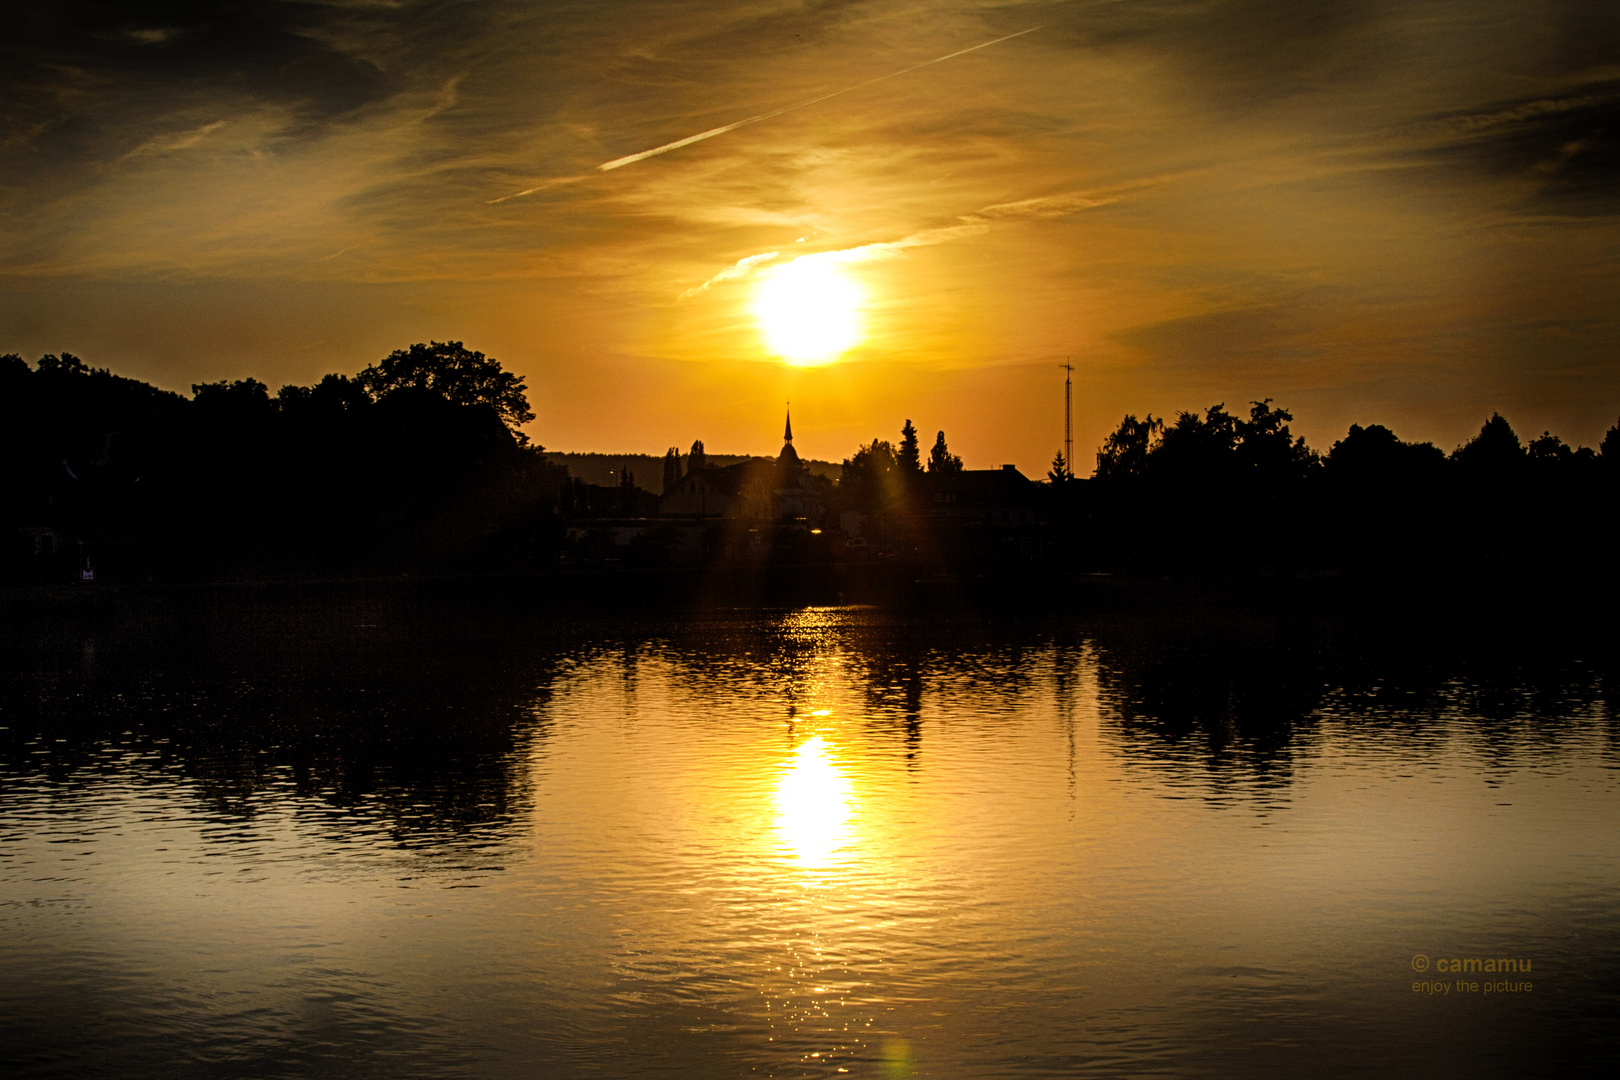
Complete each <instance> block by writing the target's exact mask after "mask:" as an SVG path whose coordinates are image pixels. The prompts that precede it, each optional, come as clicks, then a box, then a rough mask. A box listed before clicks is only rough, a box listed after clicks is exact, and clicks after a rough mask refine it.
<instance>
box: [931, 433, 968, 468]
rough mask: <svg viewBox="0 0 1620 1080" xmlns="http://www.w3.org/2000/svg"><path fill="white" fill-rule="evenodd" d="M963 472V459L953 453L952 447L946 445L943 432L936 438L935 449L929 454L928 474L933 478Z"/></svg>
mask: <svg viewBox="0 0 1620 1080" xmlns="http://www.w3.org/2000/svg"><path fill="white" fill-rule="evenodd" d="M961 471H962V459H961V458H959V457H957V456H956V455H955V454H953V453H951V449H950V447H948V446H946V445H945V433H944V432H943V431H941V432H940V433H939V434H938V435H937V436H935V438H934V448H933V449H932V450H930V451H929V452H928V472H929V474H930V475H932V476H944V475H947V474H950V473H959V472H961Z"/></svg>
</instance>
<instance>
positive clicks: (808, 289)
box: [754, 257, 864, 366]
mask: <svg viewBox="0 0 1620 1080" xmlns="http://www.w3.org/2000/svg"><path fill="white" fill-rule="evenodd" d="M863 299H864V298H863V296H862V295H861V289H860V286H858V285H856V284H855V283H854V282H853V281H851V280H850V279H849V278H847V277H845V276H844V275H843V274H842V273H840V272H839V269H838V267H837V266H835V265H833V264H831V263H829V262H826V261H824V260H821V259H816V258H814V257H808V258H799V259H795V260H793V261H792V262H790V263H788V264H787V265H786V266H779V267H777V268H776V269H774V270H772V271H770V273H769V274H767V275H765V277H764V280H763V281H761V282H760V285H759V288H758V290H757V291H756V292H755V293H754V315H755V317H756V318H758V319H759V325H760V329H761V330H763V331H764V334H765V343H766V345H767V346H768V347H769V348H770V350H771V352H773V353H775V354H776V355H777V356H780V357H781V358H782V359H784V360H786V361H787V362H788V363H790V364H797V365H801V366H811V365H814V364H826V363H829V362H831V361H833V360H836V359H838V358H839V357H840V356H842V355H843V354H844V353H845V352H847V351H849V349H850V348H852V347H853V346H854V345H856V344H857V343H858V342H859V341H860V340H861V319H860V310H861V301H862V300H863Z"/></svg>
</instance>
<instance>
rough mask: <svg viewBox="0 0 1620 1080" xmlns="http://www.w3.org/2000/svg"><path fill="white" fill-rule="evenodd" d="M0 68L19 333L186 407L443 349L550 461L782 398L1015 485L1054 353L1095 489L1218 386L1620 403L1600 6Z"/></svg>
mask: <svg viewBox="0 0 1620 1080" xmlns="http://www.w3.org/2000/svg"><path fill="white" fill-rule="evenodd" d="M1024 31H1028V32H1027V33H1024ZM1009 35H1017V36H1009ZM997 39H1005V40H997ZM992 42H994V43H993V44H991V43H992ZM981 45H982V46H984V47H983V48H975V47H976V46H981ZM970 49H971V50H973V51H970V52H964V51H963V50H970ZM952 54H959V55H952ZM944 57H949V58H948V59H941V58H944ZM935 60H937V61H938V62H937V63H929V62H930V61H935ZM918 65H925V66H918ZM908 69H912V70H908ZM874 80H876V81H874ZM0 85H3V86H4V91H3V100H4V103H5V106H4V127H3V128H0V352H3V351H17V352H21V353H23V354H24V355H25V356H27V357H28V358H29V359H31V360H32V359H35V358H37V357H38V355H39V354H40V353H42V352H47V351H50V352H59V351H62V350H67V351H71V352H74V353H77V354H79V355H80V356H82V357H83V358H84V359H85V360H86V361H87V362H89V363H91V364H93V365H96V366H106V367H110V368H112V369H113V370H114V371H116V372H119V373H121V374H125V375H130V376H134V377H137V378H143V379H148V380H150V381H153V382H155V383H157V384H159V385H161V386H164V387H167V388H170V389H175V390H186V389H187V388H188V386H189V385H190V384H191V383H193V382H198V381H203V380H215V379H221V378H241V377H244V376H248V375H252V376H255V377H257V378H259V379H262V380H263V381H265V382H267V383H269V384H270V385H271V387H272V388H274V387H277V386H279V385H281V384H282V383H285V382H301V383H308V382H310V381H312V380H315V379H318V378H319V377H320V376H321V375H322V374H324V373H326V372H329V371H341V372H350V373H352V372H354V371H357V370H358V369H360V368H361V367H363V366H365V365H366V364H368V363H371V362H373V361H375V360H377V359H379V358H380V357H381V356H383V355H384V354H386V353H387V352H388V351H390V350H392V349H394V348H398V347H402V346H404V345H407V344H409V343H411V342H414V341H423V340H429V339H434V340H450V339H455V340H462V341H464V342H465V343H466V344H467V345H468V347H470V348H474V349H480V350H483V351H484V352H486V353H489V354H490V355H492V356H495V357H497V358H499V359H500V360H501V361H502V362H503V363H505V364H506V365H507V366H508V367H509V368H512V369H514V370H516V371H518V372H520V373H521V374H523V375H524V376H525V377H526V378H527V380H528V383H529V396H530V401H531V404H532V406H533V408H534V411H535V413H536V414H537V419H536V420H535V421H534V423H533V424H532V425H531V426H530V432H531V434H532V435H533V437H534V438H535V439H536V440H537V441H538V442H540V443H543V444H544V445H546V446H547V447H548V448H552V449H558V450H596V451H635V452H649V453H658V452H662V450H663V449H664V448H665V447H667V446H671V445H680V446H681V447H683V448H684V447H686V446H688V445H689V444H690V443H691V442H692V440H693V439H695V438H702V439H703V440H704V441H705V443H706V444H707V445H708V448H709V449H710V450H711V451H712V452H721V453H744V452H770V451H772V450H774V448H775V446H776V445H777V440H778V439H779V437H780V431H781V413H782V406H783V402H784V401H785V400H787V399H789V398H791V399H792V401H793V412H794V426H795V434H796V435H797V436H798V438H797V440H796V446H797V447H798V448H799V450H800V452H801V453H802V454H805V455H806V456H814V457H823V458H832V459H838V458H841V457H844V456H846V455H847V454H849V453H850V452H851V451H852V450H853V448H854V446H855V445H856V443H857V442H860V441H864V440H869V439H871V438H873V437H874V436H881V437H885V438H891V439H892V438H894V437H895V436H896V431H897V429H898V428H899V426H900V424H901V422H902V421H903V420H904V419H906V418H908V417H909V418H911V419H912V420H914V421H915V422H916V424H917V426H918V427H919V428H920V429H921V430H922V431H923V433H924V437H925V441H932V437H933V433H934V432H935V431H936V430H938V429H941V428H943V429H944V430H945V431H946V433H947V436H948V438H949V440H950V442H951V445H952V448H953V449H954V450H955V451H957V452H958V453H960V454H962V455H963V456H964V458H966V460H967V464H968V465H969V467H979V468H983V467H991V466H994V465H997V464H1000V463H1002V462H1016V463H1018V464H1019V465H1020V466H1022V467H1023V468H1024V469H1025V470H1026V471H1027V472H1030V473H1037V472H1044V469H1045V468H1046V466H1047V464H1048V463H1049V462H1050V459H1051V456H1052V454H1053V452H1054V451H1055V450H1057V449H1058V448H1059V447H1060V446H1061V443H1062V437H1063V414H1062V392H1063V372H1062V371H1061V370H1059V368H1058V365H1059V364H1060V363H1062V362H1063V361H1064V358H1065V357H1070V358H1072V360H1073V363H1074V364H1075V366H1076V371H1075V411H1076V418H1075V419H1076V440H1075V441H1076V445H1077V448H1078V450H1079V462H1078V464H1079V466H1080V471H1081V472H1082V473H1087V472H1089V471H1090V465H1091V454H1092V452H1093V450H1094V449H1095V447H1096V445H1097V444H1098V442H1099V441H1100V440H1101V438H1102V437H1103V435H1104V433H1105V432H1106V430H1107V429H1109V428H1111V427H1112V426H1113V425H1114V424H1116V423H1117V422H1118V420H1119V417H1120V415H1121V414H1123V413H1125V412H1134V413H1138V414H1140V413H1142V412H1147V411H1151V412H1153V413H1155V414H1164V413H1173V412H1174V411H1175V410H1178V409H1189V408H1201V407H1203V406H1206V405H1209V404H1211V403H1213V402H1217V401H1225V402H1227V404H1228V406H1229V407H1237V406H1241V405H1243V404H1244V403H1246V402H1247V401H1248V400H1250V399H1252V398H1257V397H1264V396H1270V397H1273V398H1275V399H1277V400H1278V401H1280V402H1281V403H1282V404H1284V405H1285V406H1287V407H1289V408H1290V409H1292V410H1293V412H1294V414H1295V417H1296V423H1295V425H1294V427H1295V430H1296V431H1297V432H1300V433H1302V434H1304V435H1305V436H1306V437H1307V438H1308V439H1309V440H1310V442H1311V443H1312V445H1314V446H1317V447H1318V448H1320V449H1326V448H1327V447H1328V446H1329V445H1331V443H1332V441H1333V440H1334V439H1335V438H1338V437H1342V435H1343V433H1344V430H1345V428H1346V426H1347V425H1348V424H1350V423H1351V422H1353V421H1354V422H1361V423H1385V424H1388V425H1390V426H1391V427H1393V428H1394V429H1395V431H1396V432H1397V433H1398V434H1400V435H1401V436H1402V437H1404V438H1408V439H1431V440H1434V441H1436V442H1437V443H1439V444H1440V445H1441V446H1442V447H1444V448H1445V449H1450V448H1451V447H1453V446H1455V445H1456V444H1457V443H1458V442H1460V441H1461V440H1462V439H1464V438H1466V437H1467V436H1468V435H1469V434H1471V433H1472V431H1474V430H1477V428H1478V426H1479V424H1480V423H1481V421H1482V420H1483V419H1484V418H1485V417H1486V416H1488V415H1489V414H1490V413H1491V411H1492V410H1500V411H1502V412H1503V413H1504V414H1505V415H1506V416H1507V417H1508V418H1509V420H1511V421H1512V422H1513V423H1514V425H1515V427H1516V428H1518V430H1519V432H1520V434H1521V435H1522V436H1528V435H1533V434H1537V433H1539V432H1540V431H1541V430H1542V429H1544V428H1550V429H1552V430H1553V431H1554V432H1556V433H1558V434H1561V435H1562V436H1563V437H1564V438H1565V439H1567V440H1569V441H1571V442H1580V443H1586V444H1594V443H1595V442H1596V441H1597V440H1598V439H1599V438H1601V436H1602V433H1603V431H1604V430H1605V429H1606V428H1607V427H1608V426H1609V425H1610V424H1612V423H1614V422H1615V419H1616V417H1617V415H1620V344H1617V342H1620V336H1617V332H1616V331H1617V312H1620V288H1617V284H1620V273H1617V265H1616V264H1617V258H1620V246H1617V240H1620V227H1617V220H1620V219H1617V217H1616V214H1617V212H1620V148H1617V147H1620V5H1617V4H1615V3H1614V2H1613V0H1563V2H1551V0H1468V2H1455V3H1429V2H1422V0H1413V2H1393V0H1381V2H1363V0H1260V2H1249V3H1239V2H1222V0H1202V2H1177V0H1145V2H1075V3H995V2H982V3H972V2H932V3H918V2H903V0H892V2H891V0H872V2H848V3H823V4H818V3H789V2H764V0H759V2H749V0H736V2H728V3H694V2H653V0H650V2H639V0H632V2H617V3H609V2H603V3H543V2H542V3H518V2H499V0H494V2H479V0H463V2H421V3H417V2H412V0H398V2H390V0H308V2H299V3H275V2H264V0H256V2H239V3H184V2H172V3H146V2H132V3H111V2H108V3H100V4H92V3H53V4H41V5H27V6H24V5H8V10H7V11H6V13H5V14H3V15H0ZM839 91H845V92H842V93H838V92H839ZM828 95H833V96H828ZM823 98H824V100H817V99H823ZM779 110H780V112H779ZM741 121H750V122H748V123H742V124H739V122H741ZM731 125H739V126H736V127H730V126H731ZM728 127H730V130H725V131H722V132H720V133H718V134H714V135H713V136H712V137H709V138H705V139H701V140H697V141H692V142H689V143H687V144H686V145H682V146H678V147H675V148H673V149H669V150H668V151H667V152H664V153H660V154H656V155H653V156H648V157H644V158H640V159H639V160H630V161H627V162H623V163H622V164H619V163H620V162H621V161H622V159H625V158H628V157H632V156H634V155H639V154H641V153H642V152H644V151H647V150H652V149H655V148H659V147H666V146H668V145H669V144H671V143H674V142H679V141H682V140H686V139H688V138H689V137H691V136H694V135H698V134H702V133H708V132H713V131H715V129H720V128H728ZM604 164H612V165H615V167H613V168H608V169H603V168H601V166H603V165H604ZM803 256H818V257H819V258H811V259H808V260H806V261H804V262H801V263H799V264H794V263H793V262H792V260H794V259H796V258H800V257H803ZM790 267H797V269H789V268H790ZM794 275H798V276H797V277H796V278H795V277H794ZM795 280H800V281H812V283H817V282H819V283H820V284H818V285H817V286H816V287H817V288H820V287H822V286H826V287H828V288H832V289H834V291H835V292H837V291H838V290H842V292H841V293H839V296H841V297H842V299H837V298H836V297H835V300H836V303H835V305H834V306H835V307H837V306H838V305H839V304H842V305H844V307H843V308H839V310H836V311H829V312H823V311H821V310H819V309H818V308H816V307H815V306H814V305H812V307H811V309H810V310H809V311H808V313H803V312H801V313H800V317H801V319H803V320H807V325H808V327H809V330H807V331H805V332H811V331H814V332H816V333H826V334H830V335H831V338H830V339H829V340H833V339H836V340H834V344H833V345H832V346H829V347H831V348H837V347H839V346H841V345H842V344H847V345H848V348H847V350H845V351H842V352H839V353H836V355H834V356H832V357H831V358H830V362H824V363H815V364H810V365H803V366H801V365H799V364H794V363H789V362H786V361H784V360H783V359H782V357H781V355H779V354H780V353H781V352H782V351H783V347H782V344H781V342H780V341H779V340H778V341H774V342H773V340H772V338H771V337H770V335H769V331H770V330H771V329H772V326H771V325H770V320H771V319H773V318H778V316H772V315H768V314H767V315H766V316H765V322H764V324H763V325H762V320H761V311H762V310H764V311H769V310H773V309H770V308H769V304H770V303H771V302H772V301H771V299H770V297H771V293H770V291H769V290H770V289H771V288H772V286H773V283H780V282H782V281H788V283H789V286H791V285H792V282H793V281H795ZM829 282H830V283H831V284H830V285H829V284H828V283H829ZM782 287H783V288H787V287H788V286H782ZM794 295H797V294H794ZM762 305H763V306H762ZM850 305H853V307H852V309H850V310H845V308H849V306H850ZM846 318H847V320H849V325H848V326H844V325H843V324H842V323H840V322H839V320H840V319H846ZM778 329H780V328H779V327H778ZM839 335H843V336H842V337H840V336H839ZM800 359H803V358H800ZM812 359H816V360H822V359H828V358H826V357H813V358H812Z"/></svg>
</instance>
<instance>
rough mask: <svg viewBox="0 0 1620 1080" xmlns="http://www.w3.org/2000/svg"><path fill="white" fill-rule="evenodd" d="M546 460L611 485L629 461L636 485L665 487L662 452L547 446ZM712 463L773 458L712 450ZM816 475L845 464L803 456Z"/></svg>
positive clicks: (658, 490)
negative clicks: (573, 450) (583, 450)
mask: <svg viewBox="0 0 1620 1080" xmlns="http://www.w3.org/2000/svg"><path fill="white" fill-rule="evenodd" d="M545 458H546V460H547V461H550V462H551V463H553V464H555V465H561V466H563V467H564V468H566V469H567V470H568V475H569V476H572V477H574V478H575V479H577V480H583V481H585V482H586V483H587V484H599V485H601V486H603V487H608V486H611V485H613V484H617V483H618V482H619V470H620V469H623V468H624V467H625V466H626V465H628V466H629V468H630V475H631V476H632V477H633V478H634V481H635V485H636V487H638V488H641V489H642V490H643V491H650V492H652V493H653V494H654V495H659V494H662V493H663V490H664V458H663V455H662V454H660V455H658V456H656V457H655V456H654V455H652V454H581V453H562V452H559V451H553V450H548V451H546V453H545ZM708 459H709V464H710V465H714V466H718V467H721V468H723V467H725V466H727V465H735V464H737V463H738V462H741V461H764V460H770V459H768V458H764V457H761V456H760V455H757V454H709V455H708ZM802 460H803V461H804V463H805V465H807V466H808V467H809V469H810V472H811V473H812V474H813V475H815V476H825V477H827V478H828V479H829V480H836V479H838V474H839V471H840V470H841V469H842V465H840V464H839V463H838V462H834V461H817V460H815V459H813V458H804V459H802ZM681 467H682V468H683V469H684V468H685V467H686V455H684V454H683V455H681Z"/></svg>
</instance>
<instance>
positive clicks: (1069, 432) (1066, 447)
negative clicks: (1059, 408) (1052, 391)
mask: <svg viewBox="0 0 1620 1080" xmlns="http://www.w3.org/2000/svg"><path fill="white" fill-rule="evenodd" d="M1058 367H1060V368H1062V369H1063V464H1064V467H1065V468H1067V469H1068V470H1069V475H1070V476H1073V475H1074V404H1073V396H1072V395H1073V391H1072V389H1071V382H1072V380H1073V377H1074V365H1073V364H1071V363H1069V358H1068V357H1067V356H1065V357H1064V358H1063V363H1061V364H1059V365H1058Z"/></svg>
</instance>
